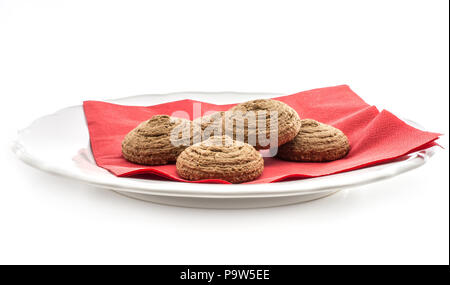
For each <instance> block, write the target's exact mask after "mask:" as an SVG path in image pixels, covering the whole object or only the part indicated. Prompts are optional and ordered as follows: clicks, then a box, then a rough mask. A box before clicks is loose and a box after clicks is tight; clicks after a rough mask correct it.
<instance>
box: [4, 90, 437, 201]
mask: <svg viewBox="0 0 450 285" xmlns="http://www.w3.org/2000/svg"><path fill="white" fill-rule="evenodd" d="M282 95H285V94H277V93H238V92H181V93H170V94H154V95H139V96H133V97H126V98H121V99H114V100H108V101H107V102H111V103H117V104H123V105H136V106H147V105H155V104H160V103H166V102H170V101H176V100H181V99H194V100H198V101H203V102H210V103H214V104H230V103H237V102H244V101H247V100H253V99H258V98H272V97H277V96H282ZM405 121H406V122H407V123H408V124H410V125H412V126H414V127H416V128H420V126H418V125H417V124H416V123H414V122H412V121H409V120H405ZM12 148H13V151H14V152H15V153H16V155H17V156H18V157H19V158H20V159H21V160H23V161H24V162H26V163H27V164H29V165H31V166H34V167H36V168H39V169H42V170H45V171H48V172H51V173H54V174H57V175H61V176H65V177H70V178H73V179H77V180H80V181H83V182H86V183H89V184H91V185H94V186H97V187H101V188H107V189H111V190H114V191H117V192H119V193H121V194H124V195H126V196H129V197H132V198H137V199H141V200H146V201H152V202H156V203H163V204H170V205H177V206H187V207H202V208H254V207H269V206H279V205H286V204H293V203H298V202H304V201H309V200H313V199H318V198H321V197H324V196H327V195H330V194H332V193H334V192H336V191H339V190H341V189H346V188H350V187H355V186H359V185H364V184H367V183H371V182H375V181H379V180H383V179H387V178H389V177H393V176H396V175H398V174H401V173H403V172H406V171H409V170H412V169H414V168H417V167H419V166H421V165H423V164H424V163H425V162H426V161H427V159H428V158H429V157H431V156H432V155H433V154H434V150H435V148H436V147H431V148H428V149H425V150H421V151H418V152H415V153H411V154H409V155H406V156H404V157H401V158H399V159H396V160H395V161H391V162H389V163H384V164H380V165H376V166H372V167H366V168H362V169H358V170H354V171H349V172H345V173H340V174H334V175H329V176H324V177H318V178H308V179H301V180H293V181H285V182H276V183H268V184H250V185H248V184H245V185H244V184H242V185H239V184H235V185H229V184H205V183H184V182H175V181H167V180H163V179H158V178H157V177H154V176H151V177H146V178H145V179H142V178H129V177H116V176H114V175H112V174H111V173H109V172H108V171H107V170H105V169H103V168H100V167H98V166H97V165H96V163H95V161H94V158H93V156H92V153H91V150H90V147H89V133H88V129H87V125H86V122H85V118H84V112H83V108H82V106H81V105H80V106H73V107H68V108H65V109H62V110H60V111H58V112H56V113H54V114H51V115H47V116H44V117H41V118H39V119H37V120H36V121H34V122H33V123H32V124H31V125H30V126H29V127H27V128H25V129H23V130H21V131H19V132H18V136H17V139H16V140H15V141H14V143H13V146H12Z"/></svg>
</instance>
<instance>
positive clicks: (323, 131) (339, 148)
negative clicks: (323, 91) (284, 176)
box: [277, 119, 350, 162]
mask: <svg viewBox="0 0 450 285" xmlns="http://www.w3.org/2000/svg"><path fill="white" fill-rule="evenodd" d="M349 150H350V145H349V142H348V139H347V137H346V136H345V134H344V133H343V132H342V131H340V130H338V129H336V128H334V127H332V126H330V125H326V124H322V123H319V122H317V121H314V120H311V119H304V120H302V127H301V128H300V132H299V133H298V134H297V136H296V137H295V138H294V139H293V140H292V141H290V142H288V143H286V144H284V145H282V146H280V147H279V148H278V153H277V157H279V158H281V159H285V160H293V161H304V162H322V161H332V160H336V159H340V158H343V157H344V156H346V155H347V153H348V151H349Z"/></svg>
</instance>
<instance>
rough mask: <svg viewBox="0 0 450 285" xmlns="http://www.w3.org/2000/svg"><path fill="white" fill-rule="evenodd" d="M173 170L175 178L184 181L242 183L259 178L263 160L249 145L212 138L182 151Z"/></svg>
mask: <svg viewBox="0 0 450 285" xmlns="http://www.w3.org/2000/svg"><path fill="white" fill-rule="evenodd" d="M176 166H177V171H178V174H179V175H180V176H181V177H182V178H184V179H187V180H202V179H222V180H225V181H228V182H231V183H241V182H246V181H251V180H254V179H256V178H257V177H258V176H260V175H261V173H262V172H263V169H264V160H263V158H262V156H261V154H260V153H259V152H258V151H257V150H256V149H255V148H254V147H252V146H251V145H249V144H246V143H243V142H238V141H235V140H233V139H231V138H230V137H227V136H212V137H210V138H209V139H207V140H205V141H203V142H200V143H197V144H194V145H192V146H190V147H188V148H187V149H185V150H184V151H183V152H182V153H181V154H180V156H179V157H178V159H177V164H176Z"/></svg>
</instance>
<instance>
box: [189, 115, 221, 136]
mask: <svg viewBox="0 0 450 285" xmlns="http://www.w3.org/2000/svg"><path fill="white" fill-rule="evenodd" d="M225 113H226V112H223V111H221V112H214V113H212V114H209V115H206V116H203V117H199V118H197V119H195V120H193V121H192V122H193V123H194V124H196V125H198V126H199V127H200V128H201V131H202V140H207V139H208V138H210V137H212V136H222V135H225V129H224V125H225V121H224V118H225Z"/></svg>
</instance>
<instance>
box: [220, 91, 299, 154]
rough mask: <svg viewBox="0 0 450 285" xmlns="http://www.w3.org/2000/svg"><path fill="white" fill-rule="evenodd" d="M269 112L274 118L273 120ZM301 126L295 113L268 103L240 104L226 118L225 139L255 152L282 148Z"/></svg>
mask: <svg viewBox="0 0 450 285" xmlns="http://www.w3.org/2000/svg"><path fill="white" fill-rule="evenodd" d="M271 112H272V114H274V116H273V117H272V118H271V116H270V114H271ZM275 114H277V116H275ZM249 118H252V120H249ZM255 119H256V120H255ZM300 126H301V122H300V117H299V116H298V114H297V112H296V111H295V110H294V109H292V108H291V107H290V106H288V105H287V104H285V103H283V102H280V101H277V100H271V99H259V100H253V101H248V102H245V103H241V104H238V105H236V106H234V107H233V108H231V109H230V110H228V111H227V112H226V114H225V129H226V130H225V131H226V132H225V133H226V135H229V136H233V138H234V139H236V140H243V141H244V142H246V143H249V144H251V145H253V146H255V148H256V149H267V148H269V147H274V146H275V147H276V146H280V145H282V144H285V143H286V142H288V141H290V140H292V139H293V138H294V137H295V136H296V135H297V133H298V132H299V130H300ZM261 139H262V140H261Z"/></svg>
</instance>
